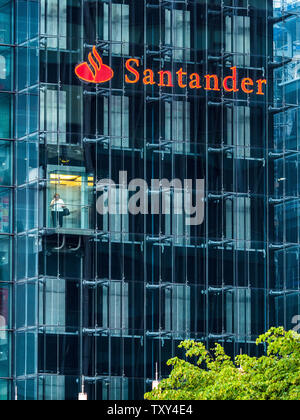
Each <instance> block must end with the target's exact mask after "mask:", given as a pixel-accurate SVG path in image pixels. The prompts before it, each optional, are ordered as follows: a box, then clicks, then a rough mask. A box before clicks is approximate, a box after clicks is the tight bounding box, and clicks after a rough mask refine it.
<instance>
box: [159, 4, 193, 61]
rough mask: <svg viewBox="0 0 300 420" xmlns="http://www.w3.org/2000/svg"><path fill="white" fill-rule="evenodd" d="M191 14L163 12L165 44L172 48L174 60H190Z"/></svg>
mask: <svg viewBox="0 0 300 420" xmlns="http://www.w3.org/2000/svg"><path fill="white" fill-rule="evenodd" d="M190 27H191V14H190V12H189V11H185V10H166V11H165V44H166V45H172V47H173V48H174V51H173V58H174V60H190V55H191V54H190V48H191V29H190Z"/></svg>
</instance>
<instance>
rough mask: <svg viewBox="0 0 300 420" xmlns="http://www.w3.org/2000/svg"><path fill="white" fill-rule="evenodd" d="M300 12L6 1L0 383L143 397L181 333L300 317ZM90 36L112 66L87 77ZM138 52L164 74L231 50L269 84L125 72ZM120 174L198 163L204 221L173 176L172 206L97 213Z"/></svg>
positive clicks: (36, 390)
mask: <svg viewBox="0 0 300 420" xmlns="http://www.w3.org/2000/svg"><path fill="white" fill-rule="evenodd" d="M299 12H300V9H299V2H297V1H293V2H292V1H288V0H276V1H274V2H273V1H272V0H223V1H221V0H180V1H179V0H178V1H175V0H174V1H173V0H172V1H171V0H105V1H104V0H103V1H102V0H40V1H39V0H27V1H24V0H11V1H9V0H0V22H1V25H0V96H1V98H0V108H1V112H0V163H1V164H0V203H1V205H0V399H15V398H18V399H19V400H21V399H27V400H30V399H35V400H56V399H61V400H70V399H71V400H72V399H77V397H78V393H79V392H80V390H81V386H82V384H83V385H84V388H85V391H86V392H87V394H88V398H89V399H90V400H93V399H95V400H106V399H124V400H127V399H142V398H143V394H144V393H145V392H146V391H148V390H149V389H151V383H152V380H153V379H154V377H155V370H156V365H157V366H158V371H159V376H160V377H164V376H166V375H168V373H169V370H168V368H167V366H166V361H167V360H168V359H169V358H171V357H172V356H174V355H180V356H181V355H182V353H181V351H180V350H179V349H178V344H179V343H180V341H181V340H183V339H197V340H202V341H203V342H205V343H206V344H207V345H208V346H211V345H212V344H213V343H214V342H220V343H221V344H222V345H224V346H225V347H226V350H227V351H228V352H229V353H230V354H232V355H235V354H239V353H240V351H241V350H242V351H243V352H247V353H248V354H252V355H254V354H257V352H258V351H260V350H258V349H257V348H256V346H255V339H256V338H257V336H258V335H259V334H260V333H263V332H264V331H266V330H267V329H268V328H269V327H271V326H275V325H284V326H285V327H286V328H288V329H290V328H293V327H295V325H296V324H297V323H298V320H299V317H298V314H300V288H299V275H300V273H299V270H300V267H299V250H300V237H299V232H300V230H299V227H298V224H299V220H300V219H299V208H300V206H299V200H300V197H299V193H300V191H299V183H300V178H299V169H298V167H299V164H298V162H299V156H300V155H299V153H300V143H299V144H298V126H299V122H298V119H299V116H298V115H299V114H298V112H299V111H298V102H299V99H298V84H299V80H300V79H299V75H300V67H299V62H300V61H299V59H300V57H299V42H300V36H299V35H300V34H299V33H298V32H299V29H298V28H299V18H298V15H299ZM93 46H96V48H97V51H98V53H99V54H100V55H101V57H102V58H103V62H104V63H105V64H106V65H108V66H110V67H111V68H112V69H113V70H114V78H113V79H112V80H110V81H109V82H107V83H103V84H98V85H95V84H93V83H87V82H83V81H80V80H79V79H78V78H77V77H76V75H75V67H76V65H78V64H79V63H82V62H85V61H87V60H88V56H89V53H90V52H91V51H92V49H93ZM129 58H134V59H135V60H138V61H139V64H140V67H139V71H140V72H143V71H144V70H145V69H153V71H154V73H155V75H157V72H159V71H170V72H172V74H173V75H175V74H176V73H177V72H178V71H180V69H181V68H182V69H183V72H184V73H188V74H194V73H197V74H200V75H206V74H216V75H219V76H220V77H223V78H224V77H228V76H230V75H231V71H232V70H231V69H232V68H233V67H236V68H237V73H238V76H239V78H252V79H253V80H255V81H256V80H263V79H267V80H268V83H267V86H265V87H264V95H256V94H255V92H254V94H252V95H247V94H246V93H244V92H242V90H241V89H239V91H236V92H232V93H229V92H225V91H224V90H222V89H220V91H217V90H212V89H211V90H209V89H208V90H205V89H190V87H189V86H187V87H186V88H179V87H178V86H175V83H174V86H173V87H172V86H159V85H158V83H155V84H154V83H153V84H149V85H146V86H145V85H143V83H141V82H140V83H136V84H130V83H125V80H126V79H125V75H128V71H126V66H125V63H126V60H128V59H129ZM129 76H130V75H129ZM131 77H132V75H131ZM201 83H203V78H202V79H201ZM166 84H167V83H166ZM169 84H171V83H169ZM236 90H237V89H236ZM120 171H126V172H127V174H128V179H129V180H130V179H134V178H139V179H143V180H145V181H146V182H147V183H148V185H151V180H152V179H164V178H165V179H169V180H171V179H179V180H184V179H194V180H195V179H204V180H205V201H204V203H205V218H204V223H203V224H201V225H199V226H189V225H187V223H186V219H185V217H183V216H182V215H179V214H178V212H176V202H177V199H178V197H179V196H180V195H181V194H182V191H178V190H176V189H171V191H170V194H169V202H170V203H171V202H172V203H175V205H174V207H173V211H172V212H170V214H165V215H163V214H152V215H150V214H148V215H146V214H145V215H142V214H139V215H135V216H133V215H130V214H121V213H122V212H121V211H120V212H119V213H120V214H115V215H112V214H106V215H100V214H99V213H98V211H97V206H96V203H97V200H98V198H99V191H98V188H97V185H98V182H99V181H100V180H101V179H112V180H115V181H116V182H117V181H118V179H119V172H120ZM118 187H120V186H118ZM119 190H120V188H117V189H116V193H115V198H116V200H117V206H118V209H121V207H122V194H121V193H120V191H119ZM160 193H161V191H156V190H152V189H149V191H148V192H147V194H148V196H149V198H151V197H153V196H157V195H160ZM54 194H59V195H60V197H61V199H62V200H63V201H64V203H65V204H66V206H67V207H68V209H69V211H70V214H69V215H68V216H66V217H63V223H61V221H59V220H57V219H56V217H55V214H53V213H55V212H53V211H52V210H53V207H50V204H51V201H52V199H53V196H54ZM61 224H62V226H61Z"/></svg>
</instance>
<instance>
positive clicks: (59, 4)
mask: <svg viewBox="0 0 300 420" xmlns="http://www.w3.org/2000/svg"><path fill="white" fill-rule="evenodd" d="M41 34H42V35H45V36H46V38H47V47H48V48H58V47H59V48H60V49H67V0H41Z"/></svg>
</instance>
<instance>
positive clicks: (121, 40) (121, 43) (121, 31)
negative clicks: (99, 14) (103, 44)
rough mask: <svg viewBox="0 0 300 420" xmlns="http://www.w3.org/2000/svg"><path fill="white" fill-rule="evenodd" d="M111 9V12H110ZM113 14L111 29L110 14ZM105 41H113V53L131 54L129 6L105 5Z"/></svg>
mask: <svg viewBox="0 0 300 420" xmlns="http://www.w3.org/2000/svg"><path fill="white" fill-rule="evenodd" d="M109 9H110V11H109ZM109 12H110V13H111V27H110V25H109V23H110V20H109V18H110V14H109ZM103 20H104V31H103V32H104V33H103V38H104V40H107V41H111V42H112V46H111V52H112V54H117V55H120V54H122V55H128V54H129V6H128V5H126V4H116V3H109V4H104V18H103Z"/></svg>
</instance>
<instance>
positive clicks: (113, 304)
mask: <svg viewBox="0 0 300 420" xmlns="http://www.w3.org/2000/svg"><path fill="white" fill-rule="evenodd" d="M102 296H103V305H102V308H103V326H107V327H109V328H110V329H113V330H116V331H117V330H123V334H128V328H129V317H128V309H129V307H128V305H129V301H128V283H123V282H122V281H111V282H110V285H109V287H104V288H103V295H102Z"/></svg>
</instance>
